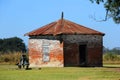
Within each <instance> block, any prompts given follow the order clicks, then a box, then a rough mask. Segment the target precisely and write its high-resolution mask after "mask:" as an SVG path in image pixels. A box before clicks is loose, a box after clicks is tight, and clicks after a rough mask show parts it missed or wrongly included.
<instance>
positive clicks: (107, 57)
mask: <svg viewBox="0 0 120 80" xmlns="http://www.w3.org/2000/svg"><path fill="white" fill-rule="evenodd" d="M104 60H106V61H118V60H120V57H118V55H117V54H114V53H106V54H104Z"/></svg>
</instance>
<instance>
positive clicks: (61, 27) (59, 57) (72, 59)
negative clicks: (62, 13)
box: [25, 17, 104, 67]
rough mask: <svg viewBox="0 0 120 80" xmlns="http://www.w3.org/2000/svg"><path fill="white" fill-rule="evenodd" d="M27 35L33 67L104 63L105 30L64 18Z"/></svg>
mask: <svg viewBox="0 0 120 80" xmlns="http://www.w3.org/2000/svg"><path fill="white" fill-rule="evenodd" d="M25 35H27V36H29V45H28V50H29V62H30V66H31V67H65V66H96V67H100V66H102V54H103V52H102V49H103V36H104V33H101V32H99V31H96V30H93V29H90V28H87V27H84V26H82V25H79V24H76V23H74V22H71V21H69V20H66V19H64V18H63V17H62V18H61V19H59V20H58V21H55V22H52V23H50V24H47V25H45V26H43V27H40V28H38V29H36V30H33V31H31V32H29V33H27V34H25Z"/></svg>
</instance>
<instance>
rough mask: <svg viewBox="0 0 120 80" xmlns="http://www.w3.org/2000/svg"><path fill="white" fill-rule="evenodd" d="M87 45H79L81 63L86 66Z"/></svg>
mask: <svg viewBox="0 0 120 80" xmlns="http://www.w3.org/2000/svg"><path fill="white" fill-rule="evenodd" d="M86 55H87V54H86V45H79V65H80V66H86V61H87V60H86Z"/></svg>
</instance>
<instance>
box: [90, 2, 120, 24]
mask: <svg viewBox="0 0 120 80" xmlns="http://www.w3.org/2000/svg"><path fill="white" fill-rule="evenodd" d="M90 1H91V2H92V3H94V2H96V3H97V4H100V3H104V7H105V9H106V16H105V19H104V21H106V20H107V19H108V17H109V18H113V20H114V22H115V23H117V24H120V0H90Z"/></svg>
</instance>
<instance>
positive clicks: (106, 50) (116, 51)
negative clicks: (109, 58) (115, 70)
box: [103, 47, 120, 55]
mask: <svg viewBox="0 0 120 80" xmlns="http://www.w3.org/2000/svg"><path fill="white" fill-rule="evenodd" d="M103 53H104V54H105V53H110V54H117V55H120V47H115V48H113V49H109V48H105V47H104V48H103Z"/></svg>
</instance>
